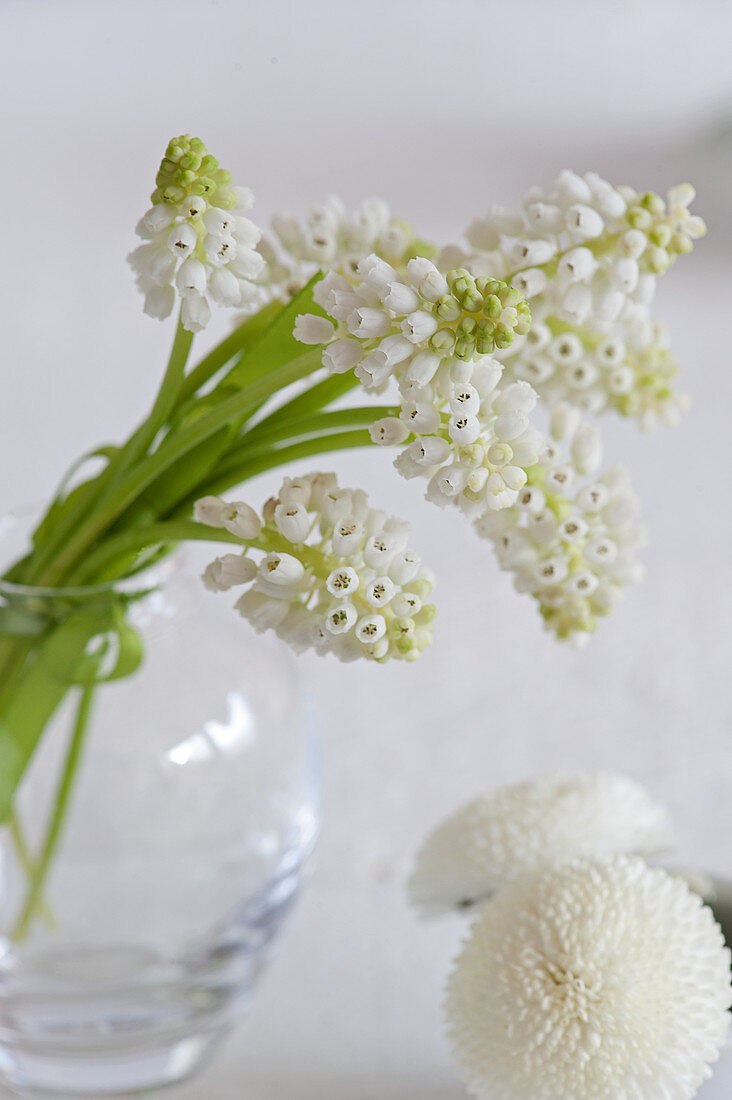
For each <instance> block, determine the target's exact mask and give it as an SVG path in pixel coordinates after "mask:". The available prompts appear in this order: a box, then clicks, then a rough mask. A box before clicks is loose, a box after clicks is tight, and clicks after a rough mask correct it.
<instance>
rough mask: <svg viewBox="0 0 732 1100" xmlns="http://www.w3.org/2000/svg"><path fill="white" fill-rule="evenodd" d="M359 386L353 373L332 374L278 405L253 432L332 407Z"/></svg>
mask: <svg viewBox="0 0 732 1100" xmlns="http://www.w3.org/2000/svg"><path fill="white" fill-rule="evenodd" d="M359 385H360V382H359V381H358V379H357V378H356V376H355V375H354V374H353V373H352V372H349V373H348V374H331V375H329V376H328V377H327V378H323V379H321V381H320V382H316V383H315V385H314V386H310V387H309V388H308V389H307V390H305V392H304V393H299V394H297V396H296V397H292V398H291V399H290V400H289V401H286V402H285V403H284V404H283V405H278V406H277V408H276V409H274V410H273V411H272V412H271V413H269V414H268V415H267V416H265V417H263V418H262V419H261V420H259V421H257V423H256V424H255V425H254V427H253V428H252V432H255V431H259V430H260V429H261V428H264V427H265V425H268V424H279V423H280V421H282V420H295V419H299V418H302V417H303V416H307V415H308V414H310V413H313V412H317V411H318V410H319V409H323V408H325V406H326V405H332V404H333V402H334V401H337V400H338V399H339V398H340V397H344V396H345V395H346V394H347V393H349V392H350V391H351V390H354V389H356V388H357V387H358V386H359Z"/></svg>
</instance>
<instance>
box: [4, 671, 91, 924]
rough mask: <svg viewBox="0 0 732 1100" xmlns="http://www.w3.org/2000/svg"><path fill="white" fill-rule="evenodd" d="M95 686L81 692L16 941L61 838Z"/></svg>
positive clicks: (28, 920) (33, 912)
mask: <svg viewBox="0 0 732 1100" xmlns="http://www.w3.org/2000/svg"><path fill="white" fill-rule="evenodd" d="M95 687H96V683H95V682H94V681H90V682H89V683H87V684H85V685H84V687H83V688H82V690H81V698H80V700H79V709H78V711H77V714H76V722H75V723H74V729H73V731H72V734H71V741H70V743H69V748H68V752H67V754H66V760H65V762H64V767H63V772H62V775H61V779H60V781H59V785H58V789H57V791H56V801H55V804H54V808H53V811H52V814H51V820H50V822H49V825H48V830H47V832H46V838H45V841H44V843H43V848H42V850H41V855H40V857H39V859H38V862H37V864H36V866H35V868H34V869H33V871H32V874H31V876H30V886H29V889H28V894H27V895H26V899H25V904H24V906H23V909H22V911H21V914H20V916H19V917H18V920H17V922H16V925H15V928H14V929H13V933H12V938H13V940H15V941H16V942H19V941H21V940H23V939H25V937H26V935H27V934H28V931H29V929H30V926H31V923H32V921H33V918H34V917H35V915H36V913H37V911H38V908H39V904H40V900H41V895H42V891H43V888H44V886H45V883H46V878H47V876H48V871H49V868H50V866H51V863H52V861H53V857H54V855H55V853H56V849H57V847H58V843H59V841H60V839H61V832H62V829H63V826H64V821H65V819H66V814H67V812H68V809H69V800H70V797H71V791H72V788H73V785H74V780H75V778H76V773H77V770H78V766H79V761H80V759H81V751H82V748H83V745H84V738H85V736H86V731H87V727H88V724H89V715H90V712H91V704H92V700H93V698H94V689H95Z"/></svg>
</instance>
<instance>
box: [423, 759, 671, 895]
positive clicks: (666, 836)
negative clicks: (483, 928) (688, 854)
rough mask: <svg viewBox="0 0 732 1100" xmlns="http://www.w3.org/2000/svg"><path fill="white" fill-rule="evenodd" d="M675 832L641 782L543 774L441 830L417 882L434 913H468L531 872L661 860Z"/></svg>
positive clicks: (474, 805)
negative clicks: (576, 861) (572, 863)
mask: <svg viewBox="0 0 732 1100" xmlns="http://www.w3.org/2000/svg"><path fill="white" fill-rule="evenodd" d="M672 845H673V831H672V827H671V822H670V819H669V816H668V814H667V812H666V810H665V808H664V807H663V806H662V805H661V804H660V803H658V802H656V801H655V799H653V798H652V797H651V796H650V795H649V794H648V793H647V791H645V790H644V789H643V787H641V786H640V785H639V784H638V783H635V782H634V781H633V780H632V779H628V778H626V777H625V776H622V775H614V774H611V773H605V772H598V773H587V774H577V775H553V776H541V777H540V778H538V779H534V780H530V781H528V782H525V783H518V784H515V785H511V786H507V787H502V788H501V789H499V790H497V791H495V792H493V793H492V794H490V795H487V796H484V797H481V798H476V799H474V800H473V801H472V802H470V803H469V804H468V805H467V806H464V807H462V808H461V809H459V810H458V811H457V812H456V813H454V814H451V815H450V817H448V818H447V819H446V820H444V821H443V822H441V823H440V824H439V825H438V826H437V828H435V829H434V830H433V831H432V832H431V833H430V835H429V836H428V837H427V839H426V841H425V842H424V844H423V845H422V848H421V849H420V851H419V853H418V855H417V859H416V865H415V869H414V873H413V874H412V877H411V879H410V881H409V887H408V889H409V897H410V900H411V902H412V904H413V905H414V906H415V907H416V908H418V909H419V910H421V911H422V912H423V913H424V914H426V915H434V914H439V913H445V912H449V911H451V910H455V909H460V908H463V909H465V908H468V907H470V906H472V905H475V904H476V903H480V902H483V901H485V900H486V899H487V898H488V897H490V895H491V894H492V893H493V892H494V891H495V890H496V889H498V888H499V887H501V886H503V885H504V884H505V883H507V882H511V881H513V880H514V879H516V878H518V877H519V876H520V875H522V874H524V873H526V872H527V871H533V870H534V869H536V868H538V867H542V866H545V865H547V864H551V863H556V862H560V861H562V860H568V859H572V858H574V857H579V856H583V857H589V858H593V857H597V856H607V855H614V854H623V855H642V856H644V857H646V858H650V857H652V856H658V855H661V854H662V853H664V852H667V851H669V850H670V849H671V847H672Z"/></svg>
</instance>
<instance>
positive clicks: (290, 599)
mask: <svg viewBox="0 0 732 1100" xmlns="http://www.w3.org/2000/svg"><path fill="white" fill-rule="evenodd" d="M195 514H196V518H197V519H198V520H200V521H201V522H203V523H207V524H209V525H210V526H213V527H225V528H226V529H227V530H228V531H230V532H231V533H232V534H235V535H237V536H239V537H240V538H241V539H242V541H243V542H245V543H246V544H247V545H246V549H245V551H244V554H243V555H240V556H237V555H235V554H226V555H224V556H223V557H221V558H217V559H216V560H215V561H213V562H211V564H210V565H209V566H207V568H206V571H205V573H204V575H203V580H204V583H205V584H206V586H207V587H208V588H210V589H212V590H213V591H225V590H228V589H230V588H233V587H235V586H237V585H242V584H249V585H250V587H249V588H248V590H247V591H246V592H245V593H244V595H243V596H241V597H240V598H239V600H238V601H237V605H236V606H237V609H238V610H239V612H240V613H241V614H242V615H243V616H244V617H245V618H247V619H249V621H250V622H251V623H252V625H253V626H254V628H255V630H258V631H264V630H274V631H275V632H276V633H277V634H278V635H279V637H281V638H283V639H284V640H285V641H287V642H288V643H289V644H290V645H291V646H292V647H293V648H294V649H295V650H297V651H298V652H299V651H302V650H304V649H311V648H312V649H315V650H317V651H318V652H320V653H333V654H334V655H335V656H336V657H338V658H340V659H341V660H343V661H349V660H354V659H356V658H358V657H367V658H371V659H372V660H376V661H384V660H386V659H387V658H402V659H405V660H408V661H413V660H415V659H416V658H417V657H419V655H420V653H421V652H422V650H423V649H424V647H425V646H427V645H429V644H430V643H431V641H432V627H433V619H434V617H435V611H436V609H435V607H434V605H433V604H432V603H430V602H429V597H430V595H431V593H432V589H433V587H434V579H433V576H432V574H431V573H430V571H429V570H427V569H426V568H424V567H423V566H422V559H421V556H420V555H419V554H418V553H417V552H416V551H415V550H413V549H411V547H410V546H409V542H408V539H409V529H410V528H409V524H408V523H405V522H404V521H403V520H399V519H397V518H395V517H387V516H386V515H385V514H384V513H383V512H379V511H376V510H375V509H373V508H369V506H368V503H367V500H366V494H365V493H364V492H363V491H362V490H360V489H340V488H339V487H338V483H337V481H336V477H335V474H308V475H306V476H304V477H299V478H294V479H293V478H285V480H284V482H283V484H282V487H281V489H280V491H279V494H278V496H277V497H273V498H272V499H271V500H268V501H267V503H266V504H265V506H264V509H263V513H262V517H261V519H260V517H259V516H258V515H257V513H256V512H255V511H254V509H253V508H250V507H249V505H248V504H244V503H243V502H235V503H228V504H227V503H226V502H224V501H221V500H219V499H218V498H216V497H205V498H204V499H203V500H200V501H199V502H198V503H197V505H196V513H195ZM253 555H256V557H257V558H258V561H257V562H256V563H255V559H254V557H253Z"/></svg>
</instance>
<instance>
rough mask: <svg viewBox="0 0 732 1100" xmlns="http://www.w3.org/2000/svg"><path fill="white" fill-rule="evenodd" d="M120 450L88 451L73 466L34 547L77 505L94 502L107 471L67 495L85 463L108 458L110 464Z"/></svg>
mask: <svg viewBox="0 0 732 1100" xmlns="http://www.w3.org/2000/svg"><path fill="white" fill-rule="evenodd" d="M118 450H119V448H118V447H113V446H111V445H110V446H108V447H98V448H97V449H96V450H95V451H88V452H87V453H86V454H85V455H82V456H81V458H80V459H79V460H78V461H77V462H75V463H74V464H73V466H72V467H71V469H70V470H69V472H68V473H67V474H66V475H65V476H64V479H63V481H62V482H61V485H60V486H59V489H58V492H57V493H56V496H55V497H54V499H53V501H52V503H51V505H50V507H49V509H48V511H47V512H46V514H45V515H44V516H43V518H42V519H41V522H40V523H39V524H38V526H37V527H36V529H35V531H34V532H33V545H34V546H35V547H38V546H40V545H41V544H42V543H43V542H45V540H46V539H47V538H48V537H49V535H51V534H52V533H53V531H55V530H56V528H57V527H58V525H59V524H60V523H61V521H62V520H63V519H64V516H66V515H68V514H69V513H70V512H72V511H73V509H74V508H75V507H76V505H77V503H84V502H86V501H87V500H88V501H91V500H93V498H94V496H95V494H96V491H97V489H98V487H99V479H100V478H101V477H102V476H103V475H104V473H105V470H104V469H103V470H100V471H99V473H98V474H95V476H94V477H93V478H90V479H89V480H88V481H83V482H82V483H81V485H77V486H76V488H74V489H72V490H71V492H70V493H66V488H67V486H68V484H69V482H70V481H71V479H72V478H73V476H74V474H75V473H76V472H77V470H79V469H80V468H81V467H82V466H83V464H84V463H85V462H88V460H89V459H90V458H106V459H107V462H109V460H110V459H111V458H112V456H113V455H114V454H115V453H116V451H118Z"/></svg>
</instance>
